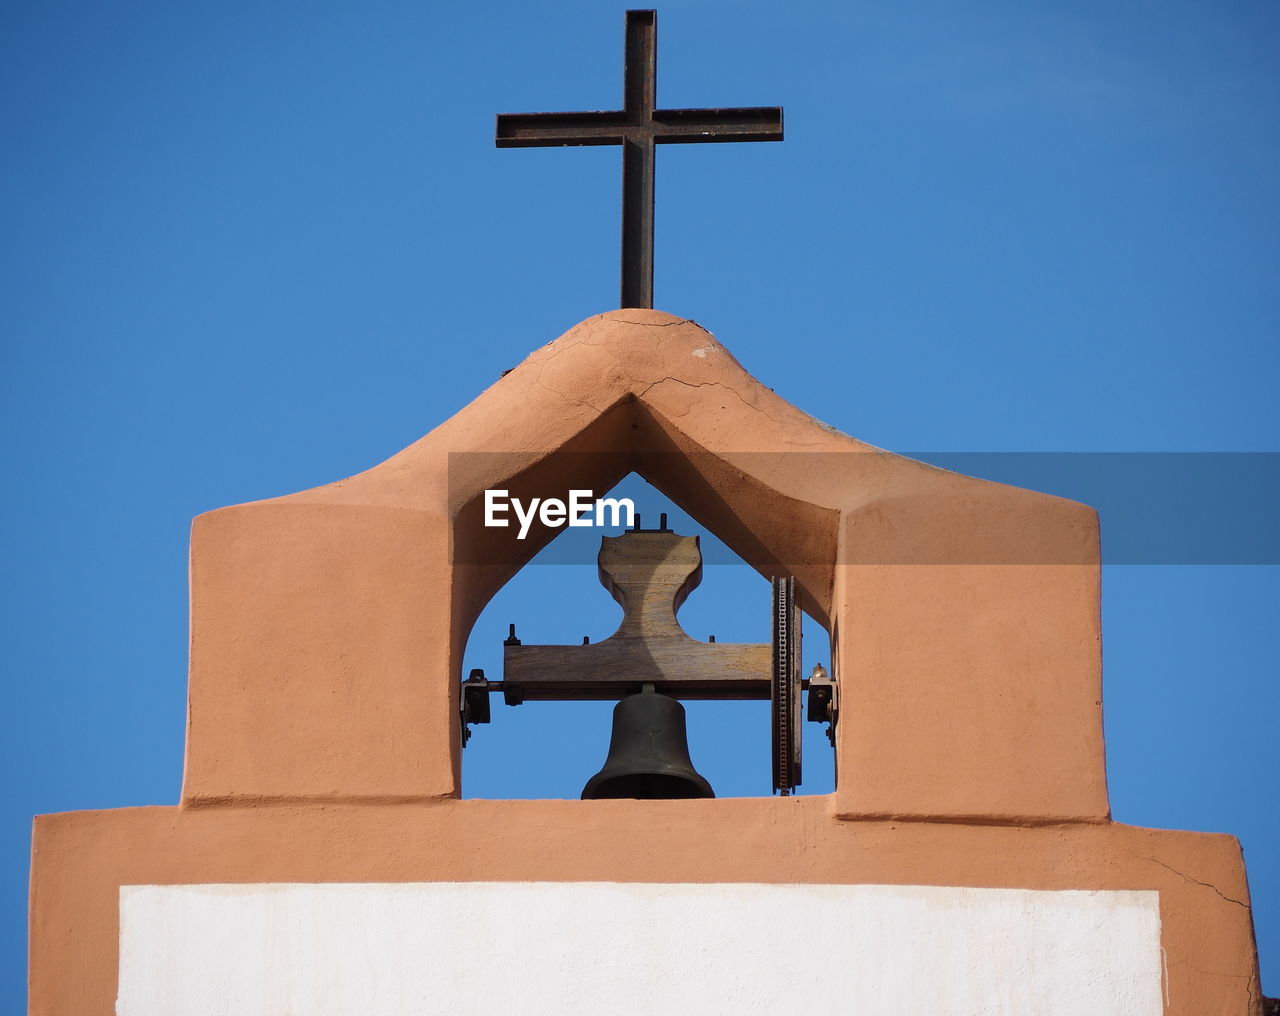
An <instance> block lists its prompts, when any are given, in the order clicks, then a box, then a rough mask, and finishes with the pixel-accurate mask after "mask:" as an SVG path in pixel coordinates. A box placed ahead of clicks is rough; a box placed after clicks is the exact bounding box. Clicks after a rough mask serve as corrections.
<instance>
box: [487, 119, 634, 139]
mask: <svg viewBox="0 0 1280 1016" xmlns="http://www.w3.org/2000/svg"><path fill="white" fill-rule="evenodd" d="M628 124H629V119H628V117H627V114H626V113H625V112H623V111H622V110H611V111H608V112H598V113H597V112H591V113H499V114H498V126H497V131H496V132H495V135H494V141H495V142H496V143H497V146H498V147H499V148H548V147H558V146H567V145H620V144H622V139H623V137H624V136H625V135H626V132H627V126H628Z"/></svg>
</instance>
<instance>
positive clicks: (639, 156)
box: [621, 11, 658, 307]
mask: <svg viewBox="0 0 1280 1016" xmlns="http://www.w3.org/2000/svg"><path fill="white" fill-rule="evenodd" d="M624 74H625V85H624V89H623V91H624V93H625V102H624V106H625V109H626V113H627V119H628V120H629V121H630V122H631V125H633V126H637V127H638V126H641V125H646V124H649V123H651V122H652V121H653V109H654V105H655V104H656V102H657V92H658V18H657V12H656V11H627V42H626V69H625V72H624ZM655 162H656V160H655V158H654V137H653V131H651V130H639V131H628V132H627V135H626V138H625V139H624V141H623V142H622V303H621V306H623V307H652V306H653V199H654V170H655V168H656V167H655Z"/></svg>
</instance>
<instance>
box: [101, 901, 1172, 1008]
mask: <svg viewBox="0 0 1280 1016" xmlns="http://www.w3.org/2000/svg"><path fill="white" fill-rule="evenodd" d="M1161 984H1162V981H1161V953H1160V917H1159V906H1158V898H1157V894H1156V893H1154V892H1086V891H1062V892H1047V891H1032V890H1021V889H955V888H945V887H924V886H868V885H755V884H714V885H682V884H621V883H591V882H571V883H550V882H471V883H454V882H432V883H418V884H394V885H390V884H380V885H192V886H124V887H122V888H121V890H120V995H119V1001H118V1004H117V1009H116V1011H117V1013H118V1014H119V1016H339V1014H341V1016H426V1014H436V1013H439V1014H449V1016H459V1014H461V1016H472V1014H495V1016H497V1014H501V1016H513V1014H543V1013H545V1014H548V1016H552V1014H554V1016H579V1014H580V1016H614V1014H617V1016H648V1014H665V1013H681V1014H683V1013H688V1014H696V1016H721V1014H724V1016H729V1014H732V1016H743V1014H756V1013H761V1014H765V1013H768V1014H774V1013H776V1014H780V1016H798V1014H808V1013H815V1014H826V1013H851V1014H866V1016H925V1014H929V1016H1067V1014H1070V1016H1119V1014H1125V1016H1160V1014H1161V1013H1162V1012H1163V1007H1162V1004H1161V1003H1162V999H1161V990H1162V988H1161Z"/></svg>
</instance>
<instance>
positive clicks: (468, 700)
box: [458, 667, 492, 748]
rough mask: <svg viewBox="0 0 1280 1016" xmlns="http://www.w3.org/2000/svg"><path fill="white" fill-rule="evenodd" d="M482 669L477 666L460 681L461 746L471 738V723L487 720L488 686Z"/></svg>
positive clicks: (464, 745)
mask: <svg viewBox="0 0 1280 1016" xmlns="http://www.w3.org/2000/svg"><path fill="white" fill-rule="evenodd" d="M491 683H492V682H490V681H488V680H486V679H485V676H484V671H483V670H481V669H479V668H478V667H477V668H476V669H475V670H473V671H472V672H471V674H470V676H469V677H468V678H467V679H466V680H465V681H463V682H462V694H461V695H459V697H458V717H459V719H460V720H461V721H462V746H463V747H464V748H465V747H466V746H467V742H468V741H469V740H471V727H470V725H471V724H472V723H488V722H489V686H490V684H491Z"/></svg>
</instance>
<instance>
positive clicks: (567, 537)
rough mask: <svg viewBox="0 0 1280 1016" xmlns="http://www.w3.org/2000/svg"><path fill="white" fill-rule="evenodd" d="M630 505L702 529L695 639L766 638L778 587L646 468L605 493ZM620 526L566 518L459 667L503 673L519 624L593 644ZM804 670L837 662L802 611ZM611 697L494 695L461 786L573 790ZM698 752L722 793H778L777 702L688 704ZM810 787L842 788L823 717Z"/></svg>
mask: <svg viewBox="0 0 1280 1016" xmlns="http://www.w3.org/2000/svg"><path fill="white" fill-rule="evenodd" d="M608 496H609V497H612V498H627V499H629V500H630V501H631V502H633V503H634V505H635V508H636V511H637V512H638V513H639V514H640V516H641V519H642V525H644V526H646V527H647V526H655V525H657V523H658V520H659V517H660V515H661V514H665V515H666V516H667V525H668V527H669V528H671V529H672V530H674V531H675V532H676V533H678V534H680V535H685V536H694V535H696V536H698V537H699V540H700V544H701V552H702V558H703V571H702V580H701V583H700V584H699V586H698V587H697V588H696V589H695V590H694V591H693V592H692V593H691V594H690V595H689V597H688V599H687V600H686V601H685V602H684V604H683V605H682V606H681V608H680V611H679V615H678V620H679V622H680V624H681V626H682V627H683V628H684V630H685V631H686V632H687V633H688V634H689V635H690V636H691V637H692V638H694V639H697V640H700V641H706V640H709V639H710V638H711V637H712V636H714V637H715V639H716V641H717V642H719V643H768V642H769V641H770V637H771V599H770V584H769V582H768V581H767V580H766V579H765V578H764V577H763V576H761V575H760V574H759V573H758V572H757V570H756V569H754V568H752V567H750V566H749V565H748V564H747V563H746V562H745V561H744V560H743V559H742V558H741V557H739V556H738V555H737V554H735V553H734V552H733V551H732V550H730V549H729V547H728V546H726V544H725V543H724V542H723V541H721V540H720V539H719V538H718V537H716V536H715V535H714V534H713V533H712V532H710V531H709V530H708V529H707V528H706V527H704V526H702V525H700V524H699V523H698V522H697V521H695V520H694V519H693V518H692V517H691V516H690V515H689V514H688V513H687V512H686V511H684V510H683V509H682V508H681V507H680V506H679V505H678V504H677V503H675V502H674V501H672V500H671V499H670V498H668V497H667V496H665V495H664V494H662V493H661V492H660V491H659V490H658V489H656V488H655V487H654V486H652V485H651V484H649V483H648V482H646V481H645V480H644V479H643V478H642V477H641V476H639V475H637V474H635V473H631V474H630V475H628V476H626V477H625V478H624V479H623V480H622V481H621V482H620V483H618V484H617V485H616V486H615V487H614V488H613V489H612V490H610V491H609V492H608ZM622 531H623V527H622V526H620V525H619V526H611V527H607V528H596V527H591V528H577V529H572V528H568V527H565V528H564V529H562V530H561V531H560V533H559V535H558V536H557V537H556V538H555V539H554V540H553V541H552V542H550V543H548V544H547V545H546V546H545V547H543V549H542V550H541V551H540V552H539V553H538V554H537V555H536V556H534V557H533V558H532V560H531V561H530V562H529V563H528V564H527V565H526V566H525V567H524V568H523V569H521V570H520V571H519V572H518V573H517V574H516V575H515V576H514V577H512V578H511V579H510V581H508V582H507V583H506V584H505V585H504V586H503V587H502V588H501V589H500V590H499V591H498V592H497V593H496V594H495V595H494V596H493V598H492V599H491V600H490V601H489V602H488V604H487V605H486V606H485V607H484V609H483V611H482V612H481V613H480V616H479V617H478V618H477V620H476V622H475V624H474V625H473V627H472V629H471V633H470V637H469V639H468V641H467V645H466V648H465V651H464V653H463V657H462V662H463V666H462V673H461V675H460V676H466V675H467V674H469V673H470V672H471V671H472V670H473V669H481V670H483V671H484V674H485V676H486V677H487V678H488V679H490V680H501V679H502V677H503V641H504V640H505V639H506V638H507V637H508V634H509V625H511V624H515V625H516V630H517V634H518V636H519V637H520V638H521V639H522V640H524V641H525V642H530V643H537V644H541V645H553V644H554V645H565V646H574V645H578V644H580V643H581V642H582V641H583V639H584V637H585V638H587V639H589V640H590V642H591V643H593V644H595V643H598V642H601V641H603V640H604V639H606V638H608V637H609V636H610V635H611V634H613V632H614V631H615V630H616V629H617V627H618V623H619V621H620V620H621V618H622V610H621V608H620V607H619V605H618V604H617V603H616V602H615V601H614V600H613V599H612V598H611V597H610V596H609V594H608V592H607V591H606V590H605V589H604V588H603V587H602V586H601V584H600V580H599V577H598V573H597V564H596V558H597V554H598V552H599V549H600V539H601V536H617V535H619V534H620V533H621V532H622ZM802 645H803V664H802V668H801V669H802V672H803V673H805V674H807V673H808V672H809V670H810V669H811V668H812V666H813V665H814V664H815V663H822V664H824V665H825V666H828V667H830V665H831V648H830V639H829V637H828V633H827V631H826V630H825V629H824V628H823V627H822V626H821V625H820V624H819V623H818V622H817V621H815V620H813V619H812V618H811V617H809V616H805V618H804V637H803V641H802ZM614 705H615V703H614V702H612V701H585V702H582V701H575V702H526V703H524V704H522V705H519V706H508V705H506V704H505V702H504V697H503V695H502V694H492V695H490V712H491V722H490V723H488V724H484V725H475V726H473V727H472V737H471V739H470V740H469V742H468V744H467V746H466V748H465V750H464V751H463V753H462V773H461V775H462V795H463V796H464V797H478V798H576V797H578V796H579V794H580V793H581V791H582V787H583V784H584V783H585V782H586V781H587V779H588V778H589V777H590V776H591V775H592V774H593V773H595V772H596V771H597V770H598V769H599V768H600V766H601V765H602V763H603V762H604V759H605V756H606V753H607V750H608V747H609V737H610V729H611V716H612V712H613V708H614ZM684 706H685V711H686V716H687V724H688V735H689V747H690V754H691V757H692V760H693V763H694V765H695V766H696V768H697V769H698V771H699V772H700V773H701V774H702V775H703V776H705V777H706V778H707V780H708V781H709V782H710V783H711V785H712V787H714V789H715V792H716V795H717V796H718V797H752V796H768V795H769V794H770V793H771V768H770V760H771V729H772V727H771V710H770V704H769V702H768V701H767V700H754V701H741V700H730V701H686V702H684ZM803 727H804V738H803V765H802V772H803V781H802V783H801V785H800V787H799V788H798V793H802V794H825V793H830V792H831V791H832V790H833V788H834V773H835V766H834V751H833V748H832V746H831V744H830V742H829V741H828V739H827V736H826V727H825V725H819V724H817V723H805V724H804V725H803Z"/></svg>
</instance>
